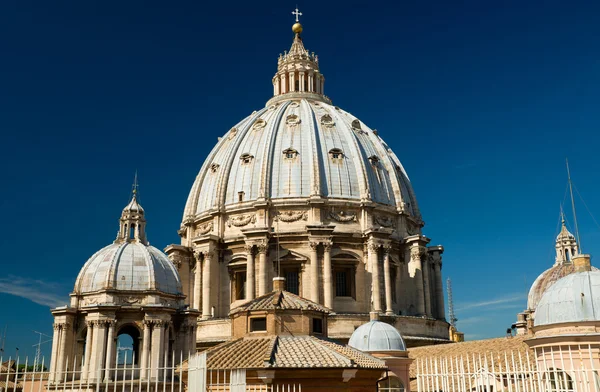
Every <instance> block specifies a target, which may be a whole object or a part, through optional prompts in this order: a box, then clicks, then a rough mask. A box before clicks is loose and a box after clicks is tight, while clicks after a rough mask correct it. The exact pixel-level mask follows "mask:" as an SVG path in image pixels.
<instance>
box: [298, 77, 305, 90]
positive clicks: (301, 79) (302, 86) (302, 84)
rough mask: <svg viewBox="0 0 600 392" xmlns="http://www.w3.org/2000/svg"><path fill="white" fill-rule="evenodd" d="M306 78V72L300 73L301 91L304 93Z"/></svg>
mask: <svg viewBox="0 0 600 392" xmlns="http://www.w3.org/2000/svg"><path fill="white" fill-rule="evenodd" d="M304 78H305V73H304V72H300V83H299V84H300V91H304Z"/></svg>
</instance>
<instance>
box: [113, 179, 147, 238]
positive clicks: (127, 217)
mask: <svg viewBox="0 0 600 392" xmlns="http://www.w3.org/2000/svg"><path fill="white" fill-rule="evenodd" d="M137 177H138V176H137V171H136V172H135V177H134V181H133V185H132V190H131V200H130V201H129V204H127V205H126V206H125V208H123V212H121V219H120V220H119V223H120V228H119V233H118V234H117V239H116V241H115V242H141V243H142V244H146V245H147V244H148V241H147V240H146V219H145V218H144V208H142V205H141V204H140V203H139V202H138V188H139V184H138V178H137Z"/></svg>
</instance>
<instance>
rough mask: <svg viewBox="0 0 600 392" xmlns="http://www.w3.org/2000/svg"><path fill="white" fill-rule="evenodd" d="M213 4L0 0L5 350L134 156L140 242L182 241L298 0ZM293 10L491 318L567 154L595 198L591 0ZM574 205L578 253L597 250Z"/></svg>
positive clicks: (477, 322)
mask: <svg viewBox="0 0 600 392" xmlns="http://www.w3.org/2000/svg"><path fill="white" fill-rule="evenodd" d="M205 3H206V2H205ZM209 3H210V4H208V5H205V4H201V2H197V1H179V2H164V1H143V2H142V1H135V0H132V1H127V2H117V1H102V2H100V1H98V2H94V1H86V2H75V1H64V2H45V1H4V2H1V3H0V42H1V48H2V60H1V61H0V86H1V88H0V131H1V134H2V143H0V184H1V186H0V192H1V195H2V197H0V241H1V242H0V245H1V247H2V251H3V255H2V264H1V265H2V274H0V328H2V329H3V328H4V325H7V326H8V327H7V342H6V347H5V351H6V353H7V354H10V355H12V354H13V353H14V352H15V347H19V348H20V350H21V353H27V354H30V355H31V354H33V352H34V349H33V347H32V345H33V344H34V343H36V341H37V337H36V335H35V334H34V333H33V332H32V330H38V331H42V332H45V333H47V334H51V331H52V318H51V316H50V312H49V307H50V306H54V305H57V304H59V303H62V302H66V301H67V300H68V293H69V291H70V290H71V288H72V286H73V283H74V280H75V277H76V275H77V273H78V271H79V269H80V267H81V266H82V265H83V264H84V262H85V261H86V260H87V258H88V257H89V256H90V255H91V254H93V253H94V252H95V251H96V250H98V249H99V248H101V247H103V246H105V245H107V244H108V243H110V242H111V241H112V240H113V239H114V236H115V234H116V230H117V227H118V224H117V219H118V217H119V214H120V211H121V209H122V207H123V206H124V205H125V204H126V203H127V200H128V197H129V195H130V189H131V183H132V178H133V173H134V171H135V170H136V169H137V170H138V171H139V178H140V184H141V185H140V195H141V201H142V204H143V205H144V207H145V209H146V211H147V217H148V221H149V224H148V235H149V239H150V241H151V242H152V243H153V245H156V246H158V247H159V248H163V247H165V246H166V245H168V244H170V243H174V242H177V240H178V237H177V233H176V231H177V229H178V227H179V223H180V220H181V214H182V210H183V207H184V203H185V200H186V197H187V194H188V191H189V188H190V186H191V184H192V182H193V180H194V178H195V176H196V174H197V172H198V170H199V169H200V166H201V164H202V162H203V160H204V158H205V157H206V155H207V153H208V152H209V150H210V149H211V148H212V146H213V145H214V143H216V141H217V137H218V136H221V135H223V134H224V133H225V132H226V131H227V130H228V129H229V128H230V127H231V126H232V125H233V124H235V123H236V122H237V121H239V120H240V119H242V118H244V117H245V116H247V115H248V114H250V113H251V112H252V111H254V110H257V109H260V108H261V107H262V106H263V105H264V103H265V102H266V101H267V100H268V99H269V97H270V96H271V93H272V86H271V78H272V76H273V74H274V72H275V70H276V59H277V56H278V54H279V53H281V52H283V51H284V50H287V49H288V48H289V46H290V43H291V40H292V33H291V30H290V27H291V24H292V23H293V16H292V15H291V13H290V12H291V11H292V10H293V8H294V6H295V3H291V2H282V1H261V2H239V3H238V2H209ZM299 7H300V9H301V11H302V12H303V13H304V16H303V18H302V22H303V24H304V27H305V31H304V34H303V36H304V42H305V44H306V46H307V48H308V49H309V50H311V51H315V52H316V53H317V54H318V55H319V58H320V64H321V68H322V71H323V73H324V74H325V77H326V85H325V89H326V93H327V95H328V96H330V97H331V98H332V100H333V102H334V104H335V105H338V106H340V107H342V108H344V109H345V110H347V111H349V112H351V113H353V114H354V115H356V116H357V117H359V118H360V119H361V120H363V121H364V122H365V123H366V124H368V125H369V126H370V127H373V128H376V129H378V130H379V132H380V135H381V136H382V137H383V138H384V140H386V142H387V143H388V144H390V146H392V148H393V149H394V151H395V152H396V153H397V154H398V155H399V157H400V159H401V160H402V162H403V164H404V166H405V168H406V170H407V171H408V173H409V176H410V177H411V180H412V182H413V186H414V188H415V191H416V194H417V198H418V201H419V204H420V207H421V209H422V212H423V216H424V219H425V221H426V227H425V234H426V235H428V236H429V237H430V238H432V243H433V244H438V243H441V244H443V245H444V246H445V248H446V252H445V254H444V267H443V273H444V276H445V277H447V276H450V277H451V278H452V280H453V286H454V299H455V308H456V312H457V315H458V318H459V324H458V325H459V328H460V329H461V330H463V331H464V332H465V333H466V334H467V338H469V339H478V338H484V337H492V336H500V335H503V334H504V332H505V330H506V328H507V327H509V326H510V324H511V323H512V322H513V321H514V320H515V313H516V312H517V311H519V310H522V309H523V308H524V307H525V298H526V292H527V290H528V287H529V286H530V284H531V283H532V282H533V280H534V279H535V277H536V276H537V275H538V274H539V273H540V272H542V271H543V270H544V269H546V268H548V267H550V266H551V265H552V263H553V257H554V251H553V242H554V236H555V235H556V234H557V232H558V226H557V225H558V215H559V204H560V203H561V202H563V201H564V200H565V186H566V172H565V166H564V160H565V157H569V159H570V162H571V169H572V172H573V180H574V182H575V184H576V186H577V189H578V190H579V192H580V193H581V194H582V196H583V198H584V199H585V201H586V203H587V207H588V208H589V210H590V211H592V212H593V213H595V214H596V215H600V199H599V198H598V197H597V194H598V192H599V191H600V185H598V174H597V173H598V172H599V171H600V161H599V160H598V159H597V154H598V147H599V146H600V143H599V139H600V136H599V135H598V130H599V129H600V118H599V115H598V104H599V103H600V92H599V89H598V86H599V85H600V53H599V51H598V49H597V47H598V45H597V44H598V42H599V40H600V24H598V23H597V16H598V14H599V12H600V3H598V2H594V1H581V2H577V3H576V4H570V5H567V3H565V2H560V1H547V2H522V1H505V2H500V3H493V2H489V1H484V2H482V1H471V0H466V1H463V2H447V1H430V2H405V1H400V2H394V3H391V2H377V1H375V2H368V3H367V2H354V1H344V2H316V1H309V2H304V3H299ZM577 202H578V208H579V219H580V231H581V233H582V241H583V247H584V250H585V251H586V252H589V253H591V254H592V255H599V254H600V229H599V228H598V225H597V224H596V223H595V222H594V220H593V219H592V217H591V216H590V214H588V213H587V211H586V207H585V206H584V205H583V203H582V202H581V201H580V200H577ZM568 218H569V220H570V221H571V220H572V218H571V214H570V213H569V215H568ZM592 262H594V261H592ZM48 351H49V346H48V345H46V346H45V352H46V353H47V352H48Z"/></svg>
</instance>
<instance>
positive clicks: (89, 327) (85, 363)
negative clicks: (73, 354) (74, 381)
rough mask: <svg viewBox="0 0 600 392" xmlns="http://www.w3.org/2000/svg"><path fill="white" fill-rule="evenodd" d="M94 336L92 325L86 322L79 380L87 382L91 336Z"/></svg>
mask: <svg viewBox="0 0 600 392" xmlns="http://www.w3.org/2000/svg"><path fill="white" fill-rule="evenodd" d="M93 334H94V323H92V322H91V321H87V331H86V333H85V352H84V353H83V355H84V356H85V358H84V359H83V369H81V379H82V380H87V379H88V376H89V370H90V358H91V354H92V336H93Z"/></svg>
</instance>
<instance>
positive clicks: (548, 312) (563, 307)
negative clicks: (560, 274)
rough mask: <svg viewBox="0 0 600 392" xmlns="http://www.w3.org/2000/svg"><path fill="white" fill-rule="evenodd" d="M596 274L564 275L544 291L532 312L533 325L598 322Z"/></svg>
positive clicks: (599, 274)
mask: <svg viewBox="0 0 600 392" xmlns="http://www.w3.org/2000/svg"><path fill="white" fill-rule="evenodd" d="M599 312H600V271H596V270H595V271H589V272H578V273H573V274H570V275H567V276H565V277H564V278H562V279H560V280H559V281H557V282H556V283H554V284H553V285H552V286H550V287H549V288H548V289H546V292H545V293H544V295H542V298H541V299H540V302H539V304H538V306H537V308H536V310H535V321H534V324H535V326H541V325H549V324H557V323H568V322H577V321H599V320H600V313H599Z"/></svg>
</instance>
